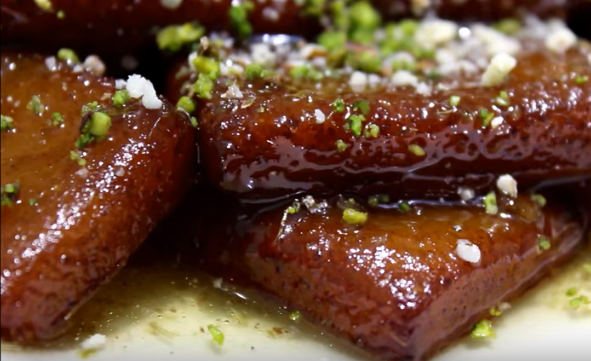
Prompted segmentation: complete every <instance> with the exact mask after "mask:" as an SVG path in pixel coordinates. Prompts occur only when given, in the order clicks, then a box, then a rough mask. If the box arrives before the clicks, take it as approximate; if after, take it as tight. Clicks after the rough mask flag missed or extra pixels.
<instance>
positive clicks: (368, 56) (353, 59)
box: [347, 50, 382, 73]
mask: <svg viewBox="0 0 591 361" xmlns="http://www.w3.org/2000/svg"><path fill="white" fill-rule="evenodd" d="M347 65H349V66H350V67H351V68H353V69H356V70H360V71H363V72H366V73H379V72H380V70H381V67H382V60H381V59H380V57H379V56H378V54H376V53H374V52H372V51H369V50H365V51H352V52H349V54H348V56H347Z"/></svg>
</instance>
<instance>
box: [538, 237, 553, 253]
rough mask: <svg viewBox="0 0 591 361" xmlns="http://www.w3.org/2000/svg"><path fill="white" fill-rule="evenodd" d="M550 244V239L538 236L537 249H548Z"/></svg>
mask: <svg viewBox="0 0 591 361" xmlns="http://www.w3.org/2000/svg"><path fill="white" fill-rule="evenodd" d="M550 246H551V243H550V239H548V238H546V237H544V236H540V237H538V250H539V251H540V252H543V251H547V250H549V249H550Z"/></svg>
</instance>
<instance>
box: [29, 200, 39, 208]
mask: <svg viewBox="0 0 591 361" xmlns="http://www.w3.org/2000/svg"><path fill="white" fill-rule="evenodd" d="M35 204H37V200H36V199H35V198H29V205H30V206H34V205H35Z"/></svg>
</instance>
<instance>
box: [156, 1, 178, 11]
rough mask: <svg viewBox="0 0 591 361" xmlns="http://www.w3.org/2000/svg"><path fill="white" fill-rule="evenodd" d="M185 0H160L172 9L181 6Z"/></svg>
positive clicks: (163, 4)
mask: <svg viewBox="0 0 591 361" xmlns="http://www.w3.org/2000/svg"><path fill="white" fill-rule="evenodd" d="M182 3H183V0H160V4H161V5H162V6H163V7H165V8H167V9H170V10H174V9H176V8H178V7H179V6H181V4H182Z"/></svg>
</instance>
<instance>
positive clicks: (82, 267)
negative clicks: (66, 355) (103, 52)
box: [1, 54, 195, 342]
mask: <svg viewBox="0 0 591 361" xmlns="http://www.w3.org/2000/svg"><path fill="white" fill-rule="evenodd" d="M70 55H71V54H70ZM1 62H2V64H1V81H2V93H1V101H2V106H1V112H2V143H1V147H2V153H1V154H2V169H1V172H2V230H1V232H2V233H1V234H2V243H1V245H2V252H1V257H2V258H1V261H2V263H1V267H2V294H1V302H2V313H1V319H2V322H1V324H2V338H3V339H10V340H14V341H18V342H28V341H36V340H45V339H48V338H52V337H54V336H56V335H57V334H59V332H60V331H62V330H63V326H64V325H65V324H66V322H67V319H68V316H69V315H70V314H71V313H72V312H74V311H75V310H76V308H77V307H78V306H80V304H81V303H83V302H84V301H85V300H86V299H88V298H89V297H90V296H91V295H92V294H93V293H94V291H96V290H97V288H98V287H99V286H100V285H101V284H103V283H104V282H105V281H107V280H108V279H109V278H111V277H112V276H113V275H114V274H115V273H116V272H117V270H119V269H120V268H121V267H123V266H124V265H125V263H126V261H127V259H128V257H129V255H130V254H131V253H132V252H133V251H135V249H136V248H137V247H138V246H139V244H140V243H141V242H142V241H143V240H144V239H145V238H146V237H147V235H148V234H149V233H150V231H151V230H152V229H153V228H154V227H155V226H156V224H157V222H158V221H159V220H160V219H161V218H162V217H164V216H165V215H166V214H167V213H168V211H169V210H170V209H171V208H172V207H173V206H174V205H175V204H176V203H177V202H178V200H179V199H180V197H181V196H183V194H184V192H185V191H186V190H187V189H188V187H189V186H190V185H191V184H192V173H193V171H192V170H193V168H194V164H193V162H194V158H195V155H194V134H193V132H194V129H193V128H192V127H191V125H190V123H189V119H188V118H187V117H186V115H185V114H183V113H182V112H178V111H177V110H176V109H175V108H174V107H172V106H171V105H170V104H169V103H168V102H166V101H162V100H160V99H159V98H156V96H155V93H151V92H150V89H142V91H143V92H144V94H143V96H142V98H141V100H138V99H134V97H136V98H137V95H135V94H134V92H135V91H137V89H130V91H129V92H128V93H125V92H124V91H120V92H117V93H116V91H117V89H116V86H115V81H114V80H112V79H109V78H104V77H101V76H96V75H94V74H92V73H91V72H89V71H88V70H83V69H82V68H80V65H75V64H73V62H72V61H69V62H68V64H66V63H64V62H62V61H56V58H55V57H47V58H43V57H41V56H38V55H23V54H3V55H2V57H1ZM136 80H137V79H136ZM130 82H132V81H131V79H130ZM130 82H128V85H130ZM152 90H153V89H152ZM95 102H96V103H95Z"/></svg>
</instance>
